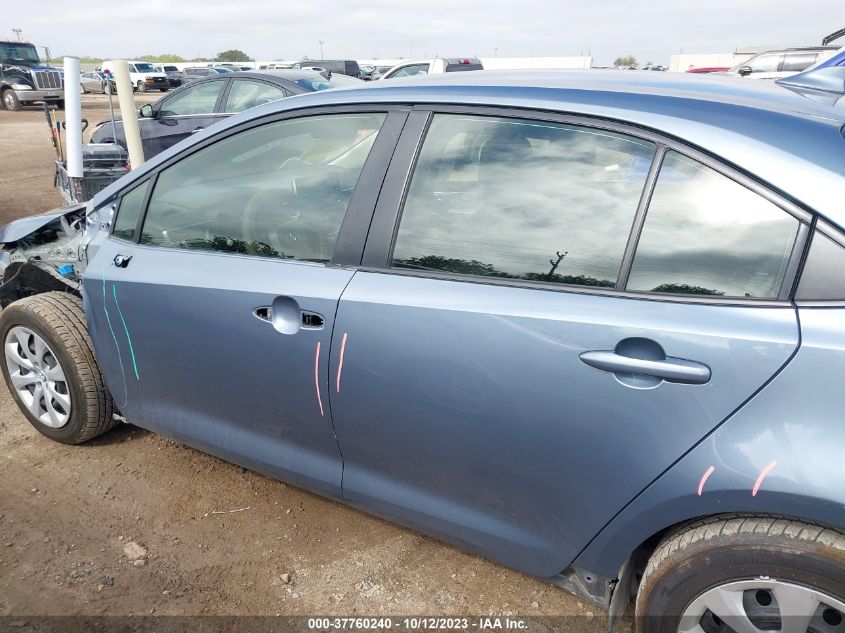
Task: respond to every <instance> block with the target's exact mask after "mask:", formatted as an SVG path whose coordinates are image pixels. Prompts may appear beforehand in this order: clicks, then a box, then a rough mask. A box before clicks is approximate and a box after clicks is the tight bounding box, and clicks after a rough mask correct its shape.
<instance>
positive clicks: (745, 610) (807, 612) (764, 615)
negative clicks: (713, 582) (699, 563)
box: [678, 577, 845, 633]
mask: <svg viewBox="0 0 845 633" xmlns="http://www.w3.org/2000/svg"><path fill="white" fill-rule="evenodd" d="M678 631H679V633H759V632H761V631H780V632H781V633H845V603H843V602H842V601H840V600H838V599H836V598H834V597H832V596H828V595H826V594H824V593H822V592H821V591H818V590H816V589H812V588H810V587H805V586H802V585H798V584H794V583H790V582H785V581H782V580H774V579H771V578H767V577H760V578H757V579H754V580H742V581H737V582H730V583H726V584H722V585H718V586H716V587H713V588H711V589H708V590H707V591H705V592H704V593H703V594H701V595H700V596H698V597H697V598H696V599H695V600H693V601H692V602H691V603H690V605H689V606H688V607H687V608H686V610H685V611H684V613H683V615H682V616H681V623H680V626H679V627H678Z"/></svg>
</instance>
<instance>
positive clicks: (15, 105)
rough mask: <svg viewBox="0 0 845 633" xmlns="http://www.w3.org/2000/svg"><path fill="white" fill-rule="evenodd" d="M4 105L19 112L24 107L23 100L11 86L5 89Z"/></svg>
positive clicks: (12, 110)
mask: <svg viewBox="0 0 845 633" xmlns="http://www.w3.org/2000/svg"><path fill="white" fill-rule="evenodd" d="M3 105H4V106H6V109H7V110H9V111H11V112H18V111H19V110H21V109H22V108H23V105H22V104H21V100H20V99H18V95H16V94H15V91H14V90H12V89H11V88H9V89H7V90H4V91H3Z"/></svg>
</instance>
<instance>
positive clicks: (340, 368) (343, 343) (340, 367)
mask: <svg viewBox="0 0 845 633" xmlns="http://www.w3.org/2000/svg"><path fill="white" fill-rule="evenodd" d="M347 334H348V333H347V332H344V333H343V340H341V342H340V359H339V360H338V361H337V392H338V393H340V375H341V374H342V373H343V353H344V352H345V351H346V335H347Z"/></svg>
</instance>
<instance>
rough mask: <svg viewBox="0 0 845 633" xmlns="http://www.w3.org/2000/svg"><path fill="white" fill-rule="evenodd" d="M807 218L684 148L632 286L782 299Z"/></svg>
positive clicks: (665, 178) (644, 238)
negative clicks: (799, 217)
mask: <svg viewBox="0 0 845 633" xmlns="http://www.w3.org/2000/svg"><path fill="white" fill-rule="evenodd" d="M798 225H799V221H798V220H797V219H796V218H794V217H793V216H791V215H789V214H788V213H787V212H786V211H784V210H783V209H781V208H780V207H778V206H776V205H774V204H773V203H772V202H769V201H768V200H766V199H765V198H763V197H762V196H760V195H759V194H757V193H755V192H754V191H751V190H750V189H748V188H746V187H744V186H743V185H741V184H739V183H737V182H736V181H734V180H731V179H730V178H728V177H727V176H725V175H723V174H721V173H719V172H717V171H715V170H714V169H711V168H710V167H707V166H705V165H703V164H701V163H699V162H697V161H695V160H692V159H691V158H687V157H686V156H683V155H681V154H678V153H677V152H673V151H670V152H668V153H667V154H666V158H665V160H664V161H663V165H662V167H661V169H660V175H659V176H658V179H657V185H656V187H655V190H654V193H653V194H652V198H651V202H650V204H649V208H648V212H647V215H646V219H645V224H644V226H643V230H642V234H641V237H640V240H639V244H638V246H637V250H636V254H635V256H634V261H633V266H632V268H631V273H630V277H629V280H628V287H627V289H628V290H633V291H637V292H654V293H666V294H685V295H700V296H714V297H740V298H748V299H776V298H777V297H778V294H779V292H780V287H781V284H782V283H783V279H784V275H785V273H786V267H787V264H788V263H789V259H790V257H791V255H792V247H793V244H794V243H795V238H796V235H797V232H798Z"/></svg>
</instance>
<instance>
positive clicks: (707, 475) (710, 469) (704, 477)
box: [698, 466, 716, 497]
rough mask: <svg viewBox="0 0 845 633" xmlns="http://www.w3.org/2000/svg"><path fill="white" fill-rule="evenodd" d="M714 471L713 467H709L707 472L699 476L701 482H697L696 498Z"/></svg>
mask: <svg viewBox="0 0 845 633" xmlns="http://www.w3.org/2000/svg"><path fill="white" fill-rule="evenodd" d="M715 470H716V467H715V466H711V467H710V468H708V469H707V470H705V471H704V474H703V475H702V476H701V481H699V482H698V496H699V497H700V496H701V492H702V491H703V490H704V484H705V483H707V480H708V479H709V478H710V475H712V474H713V471H715Z"/></svg>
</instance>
